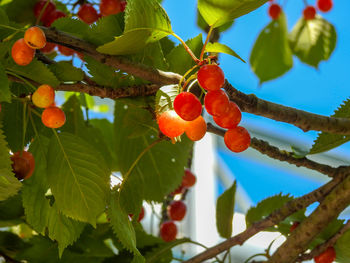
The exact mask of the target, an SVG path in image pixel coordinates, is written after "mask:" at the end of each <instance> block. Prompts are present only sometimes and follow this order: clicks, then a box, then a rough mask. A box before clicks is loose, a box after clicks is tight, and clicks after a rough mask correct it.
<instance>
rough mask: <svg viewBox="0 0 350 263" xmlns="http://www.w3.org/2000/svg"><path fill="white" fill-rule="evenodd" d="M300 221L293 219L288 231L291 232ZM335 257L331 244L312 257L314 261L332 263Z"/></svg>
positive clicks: (316, 262)
mask: <svg viewBox="0 0 350 263" xmlns="http://www.w3.org/2000/svg"><path fill="white" fill-rule="evenodd" d="M299 225H300V222H298V221H295V222H293V224H292V225H291V227H290V232H293V231H294V230H295V229H296V228H297V227H298V226H299ZM335 258H336V252H335V249H334V247H333V246H329V247H328V248H327V249H326V250H325V251H323V252H322V253H320V254H319V255H318V256H316V257H314V260H315V263H332V262H333V261H334V260H335Z"/></svg>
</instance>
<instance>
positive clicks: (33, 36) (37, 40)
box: [24, 26, 46, 49]
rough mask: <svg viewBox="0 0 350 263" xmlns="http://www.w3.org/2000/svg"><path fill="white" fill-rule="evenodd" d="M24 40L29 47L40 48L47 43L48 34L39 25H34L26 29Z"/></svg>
mask: <svg viewBox="0 0 350 263" xmlns="http://www.w3.org/2000/svg"><path fill="white" fill-rule="evenodd" d="M24 41H25V42H26V44H27V45H28V47H30V48H33V49H40V48H43V47H45V45H46V36H45V34H44V31H42V30H41V29H40V28H39V27H37V26H32V27H30V28H28V29H27V30H26V32H25V33H24Z"/></svg>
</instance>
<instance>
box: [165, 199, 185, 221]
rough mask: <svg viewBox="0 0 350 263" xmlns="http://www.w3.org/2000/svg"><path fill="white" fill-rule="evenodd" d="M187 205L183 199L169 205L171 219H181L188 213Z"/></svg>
mask: <svg viewBox="0 0 350 263" xmlns="http://www.w3.org/2000/svg"><path fill="white" fill-rule="evenodd" d="M186 210H187V208H186V205H185V203H184V202H182V201H180V200H179V201H172V202H171V203H170V205H169V206H168V216H169V218H170V219H171V220H174V221H181V220H182V219H183V218H184V217H185V215H186Z"/></svg>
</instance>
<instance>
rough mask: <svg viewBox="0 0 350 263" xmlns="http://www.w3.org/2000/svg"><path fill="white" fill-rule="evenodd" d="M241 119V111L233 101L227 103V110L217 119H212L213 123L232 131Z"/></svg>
mask: <svg viewBox="0 0 350 263" xmlns="http://www.w3.org/2000/svg"><path fill="white" fill-rule="evenodd" d="M241 118H242V113H241V110H240V109H239V107H238V106H237V104H236V103H234V102H233V101H230V102H229V106H228V109H227V111H226V112H225V113H224V114H223V115H221V116H219V117H216V116H214V117H213V119H214V121H215V123H216V124H217V125H219V126H220V127H222V128H225V129H233V128H235V127H237V125H238V124H239V122H240V121H241Z"/></svg>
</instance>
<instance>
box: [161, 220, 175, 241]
mask: <svg viewBox="0 0 350 263" xmlns="http://www.w3.org/2000/svg"><path fill="white" fill-rule="evenodd" d="M159 234H160V237H161V238H162V239H163V240H164V241H165V242H170V241H173V240H175V239H176V235H177V227H176V225H175V223H174V222H173V221H166V222H164V223H162V224H161V226H160V231H159Z"/></svg>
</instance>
